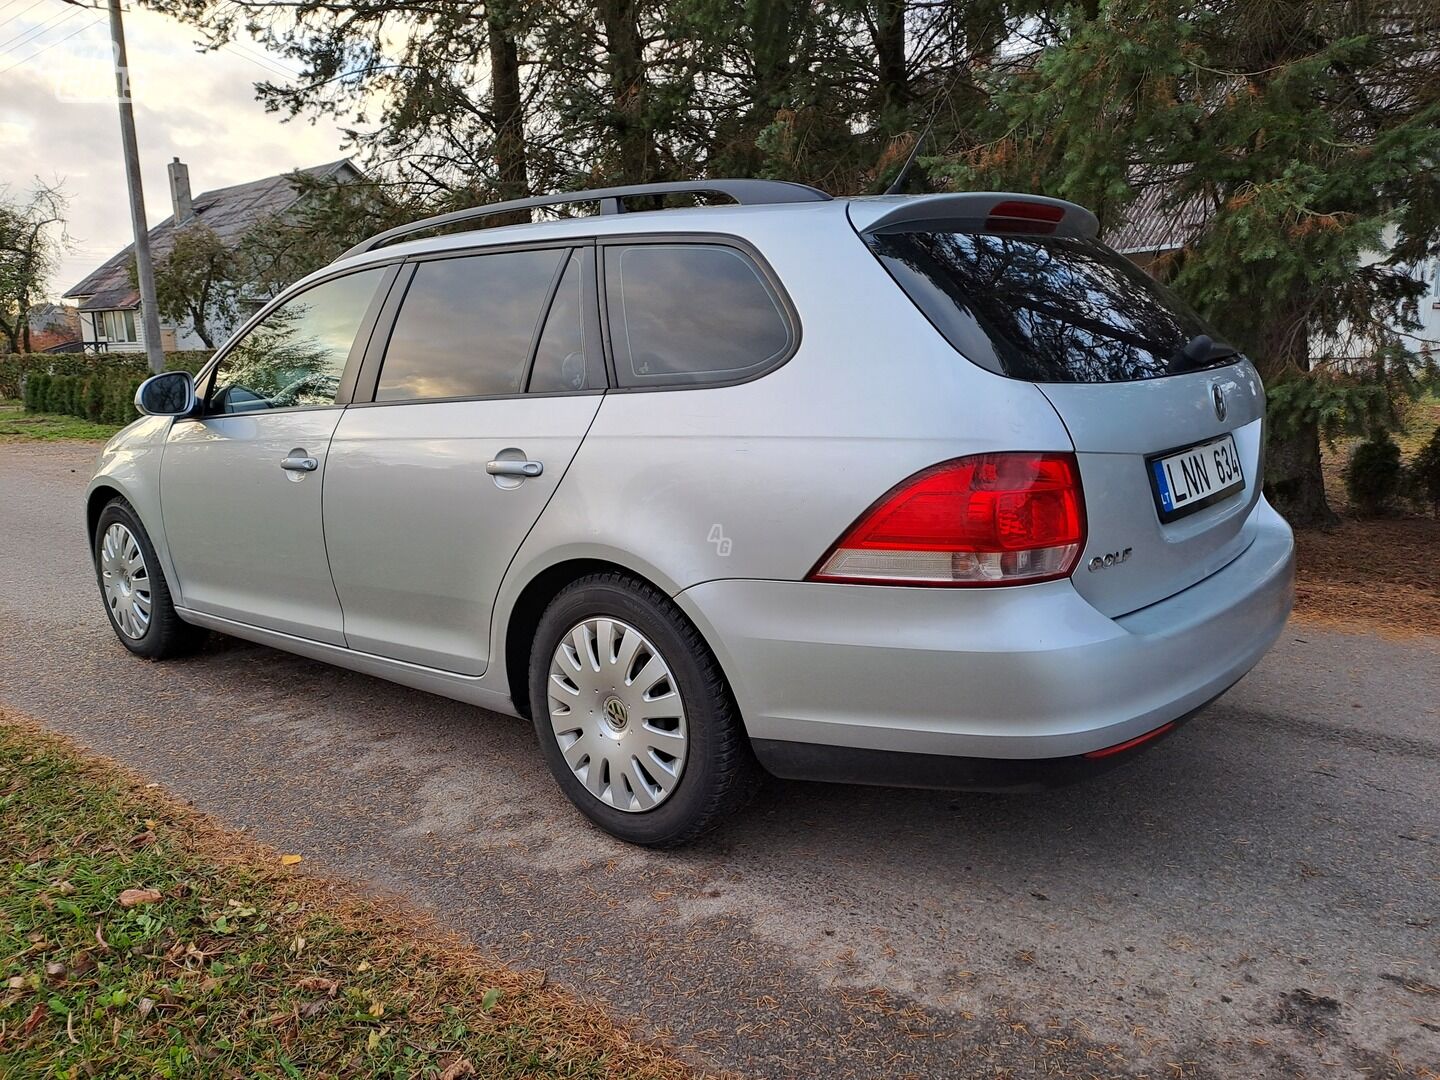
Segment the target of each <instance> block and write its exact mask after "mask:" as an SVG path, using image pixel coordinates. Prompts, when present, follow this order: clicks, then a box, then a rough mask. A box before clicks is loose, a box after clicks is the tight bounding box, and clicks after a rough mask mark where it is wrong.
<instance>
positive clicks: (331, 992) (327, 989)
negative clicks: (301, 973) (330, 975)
mask: <svg viewBox="0 0 1440 1080" xmlns="http://www.w3.org/2000/svg"><path fill="white" fill-rule="evenodd" d="M295 988H296V989H297V990H318V991H320V992H321V993H323V994H325V995H327V996H329V997H332V998H333V997H334V996H335V991H336V990H338V989H340V984H339V983H338V982H336V981H335V980H334V979H327V978H325V977H324V976H323V975H307V976H306V977H305V978H303V979H301V980H299V981H298V982H297V983H296V984H295Z"/></svg>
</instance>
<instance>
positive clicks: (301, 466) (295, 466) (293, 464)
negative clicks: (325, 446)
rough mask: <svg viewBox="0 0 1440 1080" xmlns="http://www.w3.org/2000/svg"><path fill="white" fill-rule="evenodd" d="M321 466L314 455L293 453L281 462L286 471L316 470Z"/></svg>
mask: <svg viewBox="0 0 1440 1080" xmlns="http://www.w3.org/2000/svg"><path fill="white" fill-rule="evenodd" d="M319 467H320V462H318V461H316V460H315V459H314V458H313V457H306V456H304V455H303V454H294V453H292V454H291V455H290V456H289V457H287V458H285V459H284V460H282V461H281V462H280V468H282V469H284V470H285V471H286V472H314V471H315V470H316V469H318V468H319Z"/></svg>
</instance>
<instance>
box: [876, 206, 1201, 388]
mask: <svg viewBox="0 0 1440 1080" xmlns="http://www.w3.org/2000/svg"><path fill="white" fill-rule="evenodd" d="M866 241H867V242H868V243H869V244H870V247H871V249H872V250H873V251H874V252H875V254H876V255H878V256H879V258H880V261H881V262H882V263H884V265H885V267H886V268H887V269H888V270H889V271H890V273H891V275H892V276H893V277H894V278H895V280H896V281H897V282H898V283H899V284H900V286H901V287H902V288H903V289H904V290H905V291H906V292H907V293H908V294H909V296H910V298H911V299H912V300H913V301H914V302H915V304H916V305H917V306H918V307H919V308H920V310H921V311H923V312H924V313H925V314H926V316H927V317H929V319H930V321H931V322H933V323H934V324H935V326H936V327H937V328H938V329H939V330H940V332H941V333H943V334H944V335H945V336H946V337H947V338H948V339H949V340H950V343H951V344H952V345H954V346H955V348H956V349H958V350H959V351H960V352H961V353H963V354H964V355H965V356H967V357H969V358H970V359H971V360H973V361H974V362H975V363H977V364H979V365H980V366H982V367H986V368H989V369H990V370H991V371H995V372H998V373H1000V374H1002V375H1009V376H1010V377H1012V378H1016V379H1026V380H1029V381H1032V382H1069V383H1103V382H1124V381H1129V380H1134V379H1151V378H1155V377H1156V376H1160V375H1164V374H1166V371H1167V368H1168V366H1169V363H1170V360H1171V358H1172V357H1173V356H1174V355H1175V354H1176V353H1177V352H1178V351H1179V350H1181V349H1182V348H1184V346H1185V344H1186V343H1187V342H1189V341H1190V340H1191V339H1192V338H1193V337H1195V336H1196V335H1198V334H1208V333H1210V331H1209V330H1208V329H1207V328H1206V326H1205V324H1204V323H1203V322H1202V321H1201V320H1200V318H1199V316H1197V315H1196V314H1195V313H1194V312H1193V311H1191V310H1190V309H1189V308H1187V307H1186V306H1185V305H1184V303H1183V302H1182V301H1180V300H1179V298H1177V297H1176V296H1175V295H1174V294H1173V293H1171V292H1170V290H1168V289H1166V288H1165V287H1164V286H1162V285H1161V284H1160V283H1159V282H1157V281H1155V280H1154V279H1153V278H1151V277H1149V276H1148V275H1147V274H1145V272H1144V271H1142V270H1141V269H1140V268H1139V267H1137V266H1135V265H1134V264H1133V263H1132V262H1130V260H1129V259H1127V258H1125V256H1123V255H1121V254H1119V253H1118V252H1115V251H1113V250H1111V249H1110V248H1107V247H1106V246H1105V245H1103V244H1101V243H1099V242H1098V241H1095V240H1085V239H1076V238H1073V237H1054V236H1027V235H1010V234H1001V233H987V232H974V231H966V230H964V229H959V228H956V229H953V230H951V229H945V230H926V231H893V232H892V231H882V232H879V233H873V234H870V235H868V236H866ZM1212 336H1213V335H1212Z"/></svg>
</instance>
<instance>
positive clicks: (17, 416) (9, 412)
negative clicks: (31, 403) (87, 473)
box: [0, 401, 120, 442]
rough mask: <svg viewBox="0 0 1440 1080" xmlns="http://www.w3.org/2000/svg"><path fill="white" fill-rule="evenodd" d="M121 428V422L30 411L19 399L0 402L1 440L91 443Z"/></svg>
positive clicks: (106, 437)
mask: <svg viewBox="0 0 1440 1080" xmlns="http://www.w3.org/2000/svg"><path fill="white" fill-rule="evenodd" d="M119 430H120V427H119V425H117V424H92V423H91V422H90V421H89V420H80V419H78V418H76V417H74V416H60V415H58V414H56V413H27V412H26V411H25V409H24V406H23V405H21V404H20V403H19V402H15V401H4V402H0V440H7V439H35V440H38V441H41V442H55V441H58V440H61V439H83V440H86V441H88V442H102V441H104V440H106V439H109V438H110V436H111V435H114V434H115V432H117V431H119Z"/></svg>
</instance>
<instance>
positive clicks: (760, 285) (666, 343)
mask: <svg viewBox="0 0 1440 1080" xmlns="http://www.w3.org/2000/svg"><path fill="white" fill-rule="evenodd" d="M605 304H606V310H607V312H608V314H609V320H610V344H611V348H612V350H613V352H614V356H615V374H616V379H617V381H618V382H619V384H620V385H621V386H627V387H643V386H693V385H698V384H703V383H719V382H734V381H738V380H741V379H747V378H752V377H754V376H756V375H759V374H762V373H763V372H764V371H766V370H768V369H769V368H770V367H772V366H774V365H775V364H777V363H779V362H780V361H781V360H783V359H784V358H785V357H786V356H787V355H788V354H789V352H790V348H791V345H792V343H793V341H794V330H793V327H792V325H791V321H790V318H789V316H788V315H787V314H786V311H785V308H784V306H783V305H782V303H781V301H780V298H779V296H778V295H777V293H776V291H775V289H774V288H773V287H772V286H771V284H770V283H769V281H768V280H767V279H766V277H765V275H764V273H763V272H762V271H761V270H760V268H759V267H758V266H756V264H755V263H754V262H753V261H752V260H751V259H750V258H749V256H747V255H746V254H745V253H744V252H742V251H739V250H737V249H736V248H732V247H728V246H726V245H723V244H704V243H673V244H671V243H652V244H622V245H613V246H607V247H606V248H605Z"/></svg>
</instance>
